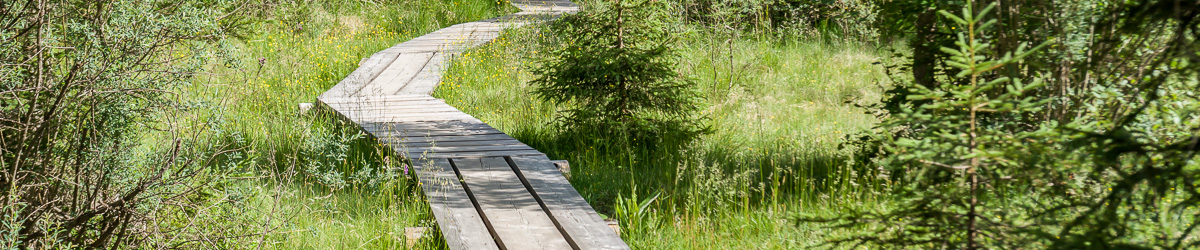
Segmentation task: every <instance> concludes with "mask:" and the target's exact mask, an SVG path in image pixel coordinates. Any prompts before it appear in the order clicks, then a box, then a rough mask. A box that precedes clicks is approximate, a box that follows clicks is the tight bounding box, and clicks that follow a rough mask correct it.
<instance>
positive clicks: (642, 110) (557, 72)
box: [532, 0, 705, 141]
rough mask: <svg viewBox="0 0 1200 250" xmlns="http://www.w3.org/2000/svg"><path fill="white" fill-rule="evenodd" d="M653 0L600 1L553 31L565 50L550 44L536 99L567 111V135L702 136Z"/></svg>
mask: <svg viewBox="0 0 1200 250" xmlns="http://www.w3.org/2000/svg"><path fill="white" fill-rule="evenodd" d="M662 8H663V5H662V4H661V3H658V2H657V1H620V0H618V1H615V2H613V3H607V2H605V3H601V4H598V5H595V6H594V7H592V8H588V9H586V10H585V11H583V12H581V13H577V14H571V15H567V16H564V17H562V19H561V20H559V21H557V22H555V23H554V24H553V25H552V27H551V30H553V32H554V34H555V35H556V36H555V38H557V39H562V40H563V41H561V42H560V44H562V45H564V46H548V48H547V51H545V53H542V55H543V58H541V61H542V64H541V65H538V66H537V67H536V68H534V69H532V72H533V73H534V74H535V75H537V76H538V78H536V79H534V80H533V81H532V83H533V84H535V85H537V86H538V88H536V89H534V90H533V94H534V95H536V96H537V97H538V98H541V99H544V100H549V101H552V102H555V103H559V104H566V103H571V108H570V109H568V110H566V111H564V112H563V113H562V114H561V116H560V117H559V119H560V121H561V122H562V123H563V124H564V126H565V127H566V129H567V130H573V131H582V130H584V129H597V128H598V129H600V130H608V131H611V132H612V133H616V134H618V135H630V136H633V138H638V137H641V138H643V139H644V140H643V141H645V139H648V138H656V137H659V136H682V137H694V136H696V135H698V134H700V133H702V132H704V131H705V129H704V128H702V126H703V125H702V123H701V121H700V120H699V119H698V117H697V116H696V114H695V112H696V111H698V110H699V109H700V102H701V100H700V98H699V95H698V94H697V93H696V92H695V91H694V89H693V83H692V82H690V81H689V80H687V79H686V78H685V77H683V76H681V75H680V74H679V73H678V72H676V70H675V64H676V60H677V56H676V55H675V54H674V52H673V51H672V50H671V48H670V46H671V45H672V41H673V40H674V38H673V37H672V36H671V33H670V31H669V30H668V24H666V23H664V22H663V17H662V16H661V15H663V12H662Z"/></svg>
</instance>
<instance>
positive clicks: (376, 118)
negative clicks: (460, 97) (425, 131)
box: [350, 116, 479, 124]
mask: <svg viewBox="0 0 1200 250" xmlns="http://www.w3.org/2000/svg"><path fill="white" fill-rule="evenodd" d="M350 121H352V122H354V123H356V124H362V123H374V122H452V121H462V122H478V121H479V119H475V118H473V117H470V116H454V117H405V118H393V117H386V116H369V117H357V118H352V119H350Z"/></svg>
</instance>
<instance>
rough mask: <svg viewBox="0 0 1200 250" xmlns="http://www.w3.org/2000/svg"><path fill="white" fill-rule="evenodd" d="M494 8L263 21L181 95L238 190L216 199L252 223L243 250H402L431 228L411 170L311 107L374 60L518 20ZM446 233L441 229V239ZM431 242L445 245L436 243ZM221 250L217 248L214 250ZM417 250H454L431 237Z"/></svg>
mask: <svg viewBox="0 0 1200 250" xmlns="http://www.w3.org/2000/svg"><path fill="white" fill-rule="evenodd" d="M514 10H515V8H513V7H511V6H509V5H508V4H499V3H497V2H494V1H462V0H458V1H454V0H437V1H384V2H381V3H375V2H372V1H326V2H313V3H301V4H279V5H275V6H273V7H272V8H269V9H266V10H264V11H265V12H266V13H264V16H266V18H265V20H264V22H262V23H260V24H259V27H256V30H259V31H260V32H259V33H257V34H254V35H252V36H251V37H249V38H248V39H246V40H245V42H244V43H238V44H227V45H226V46H228V47H229V48H231V49H228V50H226V51H229V52H230V53H228V54H227V55H224V58H228V59H227V60H225V61H221V62H216V63H214V65H213V67H212V69H211V70H210V71H211V72H212V74H211V75H207V76H202V77H200V78H199V79H197V82H196V83H194V84H191V85H188V86H186V87H184V88H182V89H179V90H177V91H178V92H180V93H181V95H180V96H181V97H180V99H181V101H182V102H184V103H187V104H188V105H191V106H193V107H195V108H193V109H192V111H194V112H195V113H197V114H198V117H197V119H199V120H201V121H203V123H204V126H205V127H204V128H202V130H203V131H205V133H208V134H209V137H211V138H216V139H214V140H213V141H212V143H213V144H214V145H222V146H215V147H224V148H230V149H233V150H234V151H236V153H234V154H228V155H230V156H227V157H223V158H221V159H220V161H221V163H220V164H221V165H223V166H227V167H226V173H229V177H228V178H224V179H223V180H222V181H221V184H220V185H217V186H216V187H214V188H213V189H214V190H212V191H211V193H213V194H214V196H215V198H214V200H218V201H220V202H219V203H220V204H223V205H221V206H225V208H227V209H229V210H232V211H235V212H231V213H232V214H236V215H237V216H238V217H239V218H238V220H241V221H247V223H245V225H243V226H242V228H240V229H238V230H241V231H244V232H248V233H250V234H251V235H250V236H248V237H245V239H246V244H245V245H243V246H236V247H254V248H259V247H266V248H276V249H355V248H372V249H394V248H407V247H409V246H408V245H407V244H406V242H405V238H404V228H405V227H420V226H426V227H427V226H431V224H432V217H431V215H430V214H429V213H428V211H427V210H428V205H427V203H426V202H425V201H424V198H423V196H422V195H421V194H420V192H418V191H414V190H415V186H414V185H413V183H414V182H411V177H410V176H408V175H406V172H407V171H405V170H403V165H405V163H404V162H403V161H401V160H400V159H397V158H396V157H395V156H392V155H390V152H391V150H390V149H388V148H385V147H382V146H381V145H378V144H376V143H374V142H371V141H368V140H367V139H365V138H363V137H362V135H361V133H360V132H359V130H358V128H356V127H352V126H348V125H347V124H344V121H342V120H340V119H338V118H336V117H335V116H332V115H329V114H323V113H320V112H309V113H301V112H299V111H298V109H297V104H299V103H309V102H313V101H315V100H316V97H317V96H318V95H320V94H321V93H322V92H324V91H325V90H327V89H329V88H330V87H332V86H333V85H335V84H337V82H338V81H340V80H341V79H342V78H344V77H345V76H346V75H347V74H349V73H350V72H351V71H353V70H354V69H355V68H357V67H358V62H359V60H361V59H362V58H365V57H368V56H369V55H370V54H372V53H375V52H377V51H380V50H383V49H385V48H387V47H391V46H393V45H395V44H398V43H400V42H402V41H406V40H409V39H411V38H415V37H417V36H420V35H423V34H426V33H429V32H432V31H435V30H437V29H440V28H443V27H446V26H450V25H453V24H456V23H462V22H469V21H475V20H481V19H487V18H490V17H495V16H500V15H503V14H506V13H512V12H515V11H514ZM435 228H436V227H435ZM427 235H435V236H436V235H439V234H438V233H437V232H429V233H427ZM214 247H215V246H214ZM413 247H415V248H422V249H423V248H444V247H445V246H444V241H441V240H440V239H439V238H438V237H426V238H425V240H422V241H421V242H417V244H416V245H415V246H413Z"/></svg>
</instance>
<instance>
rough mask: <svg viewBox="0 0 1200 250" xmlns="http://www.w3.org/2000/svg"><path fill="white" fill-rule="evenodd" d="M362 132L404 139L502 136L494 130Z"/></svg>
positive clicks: (369, 130)
mask: <svg viewBox="0 0 1200 250" xmlns="http://www.w3.org/2000/svg"><path fill="white" fill-rule="evenodd" d="M363 130H364V131H367V133H371V134H378V135H392V136H405V137H425V136H439V135H498V134H504V132H500V130H495V129H443V130H416V129H393V128H365V127H364V128H363Z"/></svg>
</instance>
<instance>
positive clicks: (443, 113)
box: [343, 110, 474, 118]
mask: <svg viewBox="0 0 1200 250" xmlns="http://www.w3.org/2000/svg"><path fill="white" fill-rule="evenodd" d="M343 113H347V114H355V115H360V116H375V117H393V118H403V117H417V118H420V117H474V116H471V115H468V114H467V113H463V112H460V111H458V110H429V111H422V112H415V111H406V110H353V111H344V112H343Z"/></svg>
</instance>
